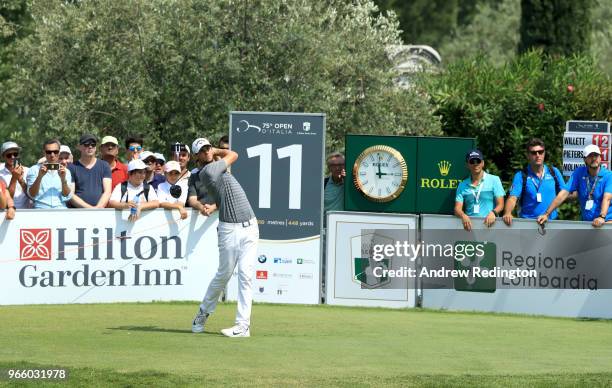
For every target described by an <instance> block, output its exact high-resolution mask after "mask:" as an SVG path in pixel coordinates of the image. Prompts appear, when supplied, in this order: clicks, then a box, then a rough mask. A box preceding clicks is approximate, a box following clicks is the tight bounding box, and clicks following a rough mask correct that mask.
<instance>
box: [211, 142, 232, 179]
mask: <svg viewBox="0 0 612 388" xmlns="http://www.w3.org/2000/svg"><path fill="white" fill-rule="evenodd" d="M229 148H230V144H229V136H227V135H223V136H221V139H219V149H221V150H229ZM214 158H215V162H216V161H217V160H221V157H220V156H217V155H215V157H214ZM228 171H229V170H228Z"/></svg>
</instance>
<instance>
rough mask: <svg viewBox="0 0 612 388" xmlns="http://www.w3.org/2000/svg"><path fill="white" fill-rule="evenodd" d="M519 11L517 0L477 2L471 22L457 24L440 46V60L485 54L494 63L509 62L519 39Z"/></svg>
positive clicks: (446, 60)
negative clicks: (493, 2)
mask: <svg viewBox="0 0 612 388" xmlns="http://www.w3.org/2000/svg"><path fill="white" fill-rule="evenodd" d="M520 13H521V5H520V0H503V1H499V2H498V3H496V4H495V5H492V4H490V3H489V2H482V3H480V4H478V5H477V7H476V13H475V14H474V15H473V16H472V19H471V22H470V23H469V24H466V25H463V26H459V27H457V29H456V30H455V34H454V36H453V37H451V38H449V39H448V40H446V41H445V42H444V43H443V44H442V45H441V46H440V50H439V51H440V55H441V56H442V61H443V63H444V64H449V63H452V62H454V61H456V60H460V59H462V58H465V57H474V56H476V55H484V56H486V57H487V58H489V59H490V61H491V62H492V63H493V64H495V65H497V66H501V65H503V64H504V63H506V62H509V61H511V60H512V59H514V57H515V55H516V47H517V44H518V41H519V33H518V29H519V22H520Z"/></svg>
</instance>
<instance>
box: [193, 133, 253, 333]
mask: <svg viewBox="0 0 612 388" xmlns="http://www.w3.org/2000/svg"><path fill="white" fill-rule="evenodd" d="M191 148H192V151H193V153H194V154H195V155H197V158H198V160H199V161H200V162H201V163H202V168H201V169H200V170H199V171H198V172H197V173H195V174H192V175H191V178H190V182H189V201H190V204H192V207H194V208H195V209H197V210H199V211H200V213H201V214H204V215H207V216H208V215H210V214H211V213H212V212H214V211H215V210H216V209H218V210H219V226H218V228H217V231H218V239H219V269H218V270H217V273H216V274H215V277H214V278H213V280H212V281H211V282H210V284H209V285H208V290H207V291H206V295H205V296H204V299H203V300H202V303H201V304H200V310H199V311H198V313H197V314H196V316H195V318H194V320H193V324H192V327H191V331H192V332H194V333H201V332H203V331H204V324H205V323H206V320H207V319H208V316H209V315H210V314H211V313H212V312H213V311H215V307H216V305H217V301H218V300H219V295H220V294H221V291H222V290H223V289H224V288H225V286H226V284H227V282H228V281H229V279H230V277H231V276H232V273H233V272H234V268H235V267H236V265H238V311H237V313H236V322H235V325H234V326H233V327H230V328H229V329H223V330H221V333H223V335H225V336H227V337H250V336H251V333H250V330H249V327H250V325H251V305H252V301H253V294H252V275H253V272H254V271H253V268H254V263H255V258H256V257H257V242H258V240H259V229H258V227H257V220H256V219H255V213H253V209H252V208H251V205H250V204H249V200H248V199H247V197H246V194H245V193H244V190H243V189H242V186H240V184H239V183H238V181H237V180H236V178H234V176H233V175H231V174H229V173H228V172H227V169H228V167H229V166H230V165H231V164H232V163H234V162H235V161H236V160H237V159H238V154H237V153H235V152H234V151H231V150H227V149H217V148H213V147H212V146H211V144H210V142H209V141H208V140H206V139H204V138H200V139H196V140H195V141H194V142H193V145H192V147H191ZM215 156H218V157H220V158H221V159H219V160H217V161H214V160H215ZM204 198H206V199H207V201H206V202H209V203H212V204H204V203H203V202H204V201H203V199H204Z"/></svg>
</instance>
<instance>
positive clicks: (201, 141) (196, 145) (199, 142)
mask: <svg viewBox="0 0 612 388" xmlns="http://www.w3.org/2000/svg"><path fill="white" fill-rule="evenodd" d="M207 145H210V142H209V141H208V139H205V138H203V137H200V138H198V139H195V140H194V142H193V144H192V145H191V151H192V152H193V153H194V154H197V153H198V152H200V149H201V148H202V147H204V146H207Z"/></svg>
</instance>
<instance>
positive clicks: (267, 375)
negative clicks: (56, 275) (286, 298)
mask: <svg viewBox="0 0 612 388" xmlns="http://www.w3.org/2000/svg"><path fill="white" fill-rule="evenodd" d="M235 308H236V306H235V304H230V303H228V304H220V305H219V307H218V309H217V312H216V313H215V314H214V315H213V316H211V318H210V319H209V321H208V323H207V326H206V332H205V333H202V334H192V333H191V319H192V318H193V315H194V314H195V312H196V310H197V302H194V303H182V302H179V303H148V304H95V305H94V304H91V305H39V306H2V307H0V317H2V318H1V319H0V333H2V334H0V368H37V367H39V368H40V367H49V366H55V367H63V368H68V369H69V373H70V376H69V378H68V380H67V381H66V382H60V383H53V384H49V385H50V386H79V387H81V386H110V385H113V386H115V385H116V386H143V387H145V386H185V385H199V386H202V385H259V386H270V385H275V386H298V385H299V386H304V385H309V386H322V385H324V386H329V385H333V386H346V387H354V386H412V385H414V386H446V385H460V386H517V387H518V386H520V387H524V386H550V387H556V386H560V385H561V386H586V387H593V386H601V387H605V386H611V385H612V321H601V320H572V319H554V318H544V317H529V316H519V315H495V314H479V313H453V312H438V311H431V310H424V311H423V310H390V309H371V308H344V307H331V306H290V305H267V304H257V305H255V306H254V307H253V318H252V326H251V335H252V337H251V338H235V339H231V338H225V337H223V336H222V335H221V334H220V333H219V330H220V329H222V328H225V327H228V326H231V325H232V323H233V319H234V314H235ZM5 373H6V371H5ZM3 384H4V385H7V384H13V382H8V381H7V380H6V378H4V380H3V379H2V378H0V385H3ZM24 385H25V386H27V385H29V386H40V381H30V382H26V383H24Z"/></svg>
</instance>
